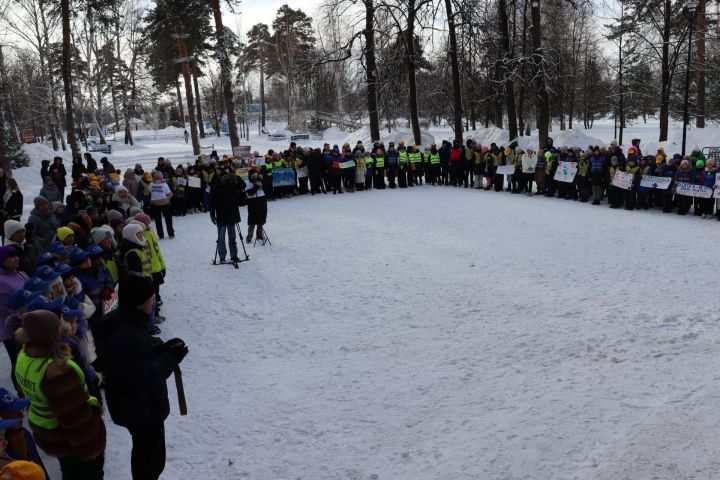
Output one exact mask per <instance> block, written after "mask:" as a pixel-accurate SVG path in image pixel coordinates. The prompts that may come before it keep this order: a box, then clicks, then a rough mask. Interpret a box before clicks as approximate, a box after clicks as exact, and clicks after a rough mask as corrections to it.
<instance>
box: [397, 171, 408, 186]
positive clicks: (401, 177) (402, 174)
mask: <svg viewBox="0 0 720 480" xmlns="http://www.w3.org/2000/svg"><path fill="white" fill-rule="evenodd" d="M398 186H399V187H400V188H407V170H404V169H402V168H401V169H400V170H398Z"/></svg>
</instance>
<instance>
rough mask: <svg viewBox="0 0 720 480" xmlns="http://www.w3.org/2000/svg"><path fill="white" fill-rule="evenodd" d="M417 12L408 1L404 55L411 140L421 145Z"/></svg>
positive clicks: (412, 1) (413, 2)
mask: <svg viewBox="0 0 720 480" xmlns="http://www.w3.org/2000/svg"><path fill="white" fill-rule="evenodd" d="M416 16H417V10H416V9H415V0H409V1H408V8H407V31H406V32H405V50H406V51H405V53H406V54H407V70H408V93H409V101H410V124H411V125H412V132H413V140H414V142H415V144H416V145H422V136H421V135H420V119H419V116H418V105H417V79H416V76H415V73H416V72H415V71H416V70H417V65H416V64H415V19H416Z"/></svg>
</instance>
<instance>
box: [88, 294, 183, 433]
mask: <svg viewBox="0 0 720 480" xmlns="http://www.w3.org/2000/svg"><path fill="white" fill-rule="evenodd" d="M99 323H100V325H99V328H98V329H97V330H99V331H100V332H101V333H100V337H101V338H98V336H97V335H96V337H95V341H96V344H97V345H99V346H100V345H102V347H101V348H100V349H99V352H98V354H99V356H100V353H102V356H103V362H102V363H103V368H104V372H105V373H106V387H105V397H106V399H107V405H108V409H109V410H110V416H111V417H112V420H113V422H115V423H116V424H117V425H120V426H123V427H129V428H132V427H133V426H141V425H147V424H153V423H160V422H162V421H164V420H165V419H166V418H167V416H168V414H169V413H170V403H169V401H168V390H167V384H166V382H167V379H168V377H170V375H172V373H173V371H174V370H175V368H176V367H177V363H176V362H175V360H173V357H172V356H170V354H169V353H167V352H166V351H165V349H164V345H163V344H159V343H158V342H157V341H156V340H154V339H153V338H152V337H151V336H150V334H149V333H148V332H147V315H145V314H144V313H143V312H141V311H140V310H138V309H135V308H127V307H125V306H123V305H121V306H120V307H119V308H118V309H117V310H115V311H113V312H111V313H109V314H108V315H106V316H104V317H103V318H102V319H101V320H100V322H99Z"/></svg>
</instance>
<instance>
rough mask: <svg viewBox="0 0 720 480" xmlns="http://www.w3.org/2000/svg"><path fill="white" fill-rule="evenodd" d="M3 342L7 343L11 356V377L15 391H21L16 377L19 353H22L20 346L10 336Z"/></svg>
mask: <svg viewBox="0 0 720 480" xmlns="http://www.w3.org/2000/svg"><path fill="white" fill-rule="evenodd" d="M3 344H5V350H7V353H8V357H10V378H11V379H12V382H13V385H15V391H17V392H19V391H20V387H19V386H18V383H17V380H16V379H15V363H16V362H17V356H18V353H20V348H19V347H18V344H17V342H16V341H15V339H14V338H8V339H7V340H5V341H3Z"/></svg>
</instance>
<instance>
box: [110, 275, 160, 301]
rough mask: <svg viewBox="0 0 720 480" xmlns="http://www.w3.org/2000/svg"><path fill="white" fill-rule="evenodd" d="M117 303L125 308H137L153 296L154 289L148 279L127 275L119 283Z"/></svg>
mask: <svg viewBox="0 0 720 480" xmlns="http://www.w3.org/2000/svg"><path fill="white" fill-rule="evenodd" d="M118 294H119V301H120V305H122V306H125V307H131V308H134V307H139V306H140V305H142V304H143V303H145V302H147V301H148V299H149V298H150V297H152V296H153V295H154V294H155V287H153V283H152V281H151V280H150V279H149V278H146V277H140V276H137V275H129V276H128V277H127V278H126V279H125V280H123V281H121V282H120V290H119V292H118Z"/></svg>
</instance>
